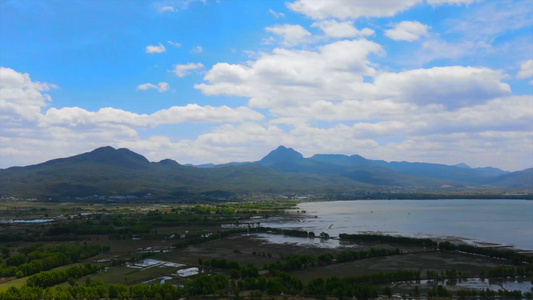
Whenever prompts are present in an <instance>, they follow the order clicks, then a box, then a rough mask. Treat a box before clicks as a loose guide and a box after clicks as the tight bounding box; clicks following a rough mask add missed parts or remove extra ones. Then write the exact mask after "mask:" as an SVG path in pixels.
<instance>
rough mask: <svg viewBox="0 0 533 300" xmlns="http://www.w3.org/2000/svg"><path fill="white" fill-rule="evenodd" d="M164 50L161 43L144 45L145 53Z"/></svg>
mask: <svg viewBox="0 0 533 300" xmlns="http://www.w3.org/2000/svg"><path fill="white" fill-rule="evenodd" d="M166 50H167V49H166V48H165V46H163V44H161V43H159V45H157V46H146V53H163V52H165V51H166Z"/></svg>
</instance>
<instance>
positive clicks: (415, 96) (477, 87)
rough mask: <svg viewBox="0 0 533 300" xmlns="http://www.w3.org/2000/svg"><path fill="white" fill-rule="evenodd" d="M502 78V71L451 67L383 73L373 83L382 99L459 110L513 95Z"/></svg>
mask: <svg viewBox="0 0 533 300" xmlns="http://www.w3.org/2000/svg"><path fill="white" fill-rule="evenodd" d="M503 77H504V74H503V72H502V71H495V70H491V69H488V68H476V67H462V66H451V67H434V68H431V69H416V70H410V71H405V72H400V73H380V74H379V75H377V76H376V78H375V80H374V84H375V85H376V87H377V89H378V90H379V91H380V92H379V95H380V97H382V98H390V99H396V100H399V101H407V102H414V103H418V104H432V103H438V104H441V105H443V106H446V107H450V108H457V107H461V106H467V105H471V104H474V103H478V102H482V101H486V100H487V99H491V98H495V97H499V96H504V95H510V94H511V87H510V86H509V85H508V84H507V83H503V82H501V80H502V78H503Z"/></svg>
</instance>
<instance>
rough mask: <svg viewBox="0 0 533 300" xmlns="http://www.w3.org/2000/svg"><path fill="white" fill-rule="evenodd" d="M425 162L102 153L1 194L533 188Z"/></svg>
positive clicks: (9, 177)
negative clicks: (191, 160)
mask: <svg viewBox="0 0 533 300" xmlns="http://www.w3.org/2000/svg"><path fill="white" fill-rule="evenodd" d="M465 166H466V165H464V166H463V165H456V166H448V165H441V164H429V163H410V162H385V161H379V160H368V159H366V158H364V157H362V156H359V155H351V156H347V155H340V154H316V155H314V156H312V157H310V158H305V157H303V155H302V154H301V153H299V152H297V151H295V150H294V149H291V148H286V147H284V146H280V147H278V148H277V149H275V150H273V151H272V152H270V153H269V154H268V155H266V156H265V157H264V158H263V159H261V160H260V161H258V162H244V163H228V164H223V165H213V164H208V165H203V166H200V167H195V166H186V165H181V164H179V163H178V162H176V161H174V160H171V159H164V160H161V161H159V162H150V161H148V160H147V159H146V158H145V157H144V156H142V155H140V154H137V153H135V152H132V151H130V150H128V149H124V148H122V149H114V148H112V147H102V148H98V149H95V150H93V151H91V152H87V153H83V154H79V155H75V156H71V157H67V158H60V159H54V160H50V161H47V162H44V163H41V164H37V165H32V166H26V167H12V168H8V169H0V195H1V196H18V197H78V196H90V195H146V194H151V195H156V196H158V197H177V198H186V197H192V196H194V195H215V194H216V195H226V196H227V195H229V194H239V193H249V192H261V193H343V192H350V191H361V190H379V189H384V188H392V187H395V188H397V187H403V188H426V189H436V188H439V187H440V186H444V185H445V186H453V187H457V188H461V187H466V186H468V187H469V188H475V187H476V186H477V187H479V188H483V189H485V188H491V187H492V188H505V189H521V190H524V189H533V177H532V176H533V169H527V170H524V171H520V172H512V173H508V172H505V171H502V170H499V169H496V168H490V167H487V168H470V167H468V166H466V167H465Z"/></svg>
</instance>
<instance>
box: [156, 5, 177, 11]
mask: <svg viewBox="0 0 533 300" xmlns="http://www.w3.org/2000/svg"><path fill="white" fill-rule="evenodd" d="M176 11H178V10H177V9H175V8H174V6H170V5H167V6H161V7H160V8H159V12H160V13H164V12H176Z"/></svg>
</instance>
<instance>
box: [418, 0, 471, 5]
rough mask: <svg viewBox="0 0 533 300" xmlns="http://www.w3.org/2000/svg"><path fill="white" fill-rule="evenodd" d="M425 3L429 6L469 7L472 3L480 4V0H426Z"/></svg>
mask: <svg viewBox="0 0 533 300" xmlns="http://www.w3.org/2000/svg"><path fill="white" fill-rule="evenodd" d="M426 1H427V3H428V4H430V5H443V4H451V5H469V4H472V3H474V2H480V1H482V0H426Z"/></svg>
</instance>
